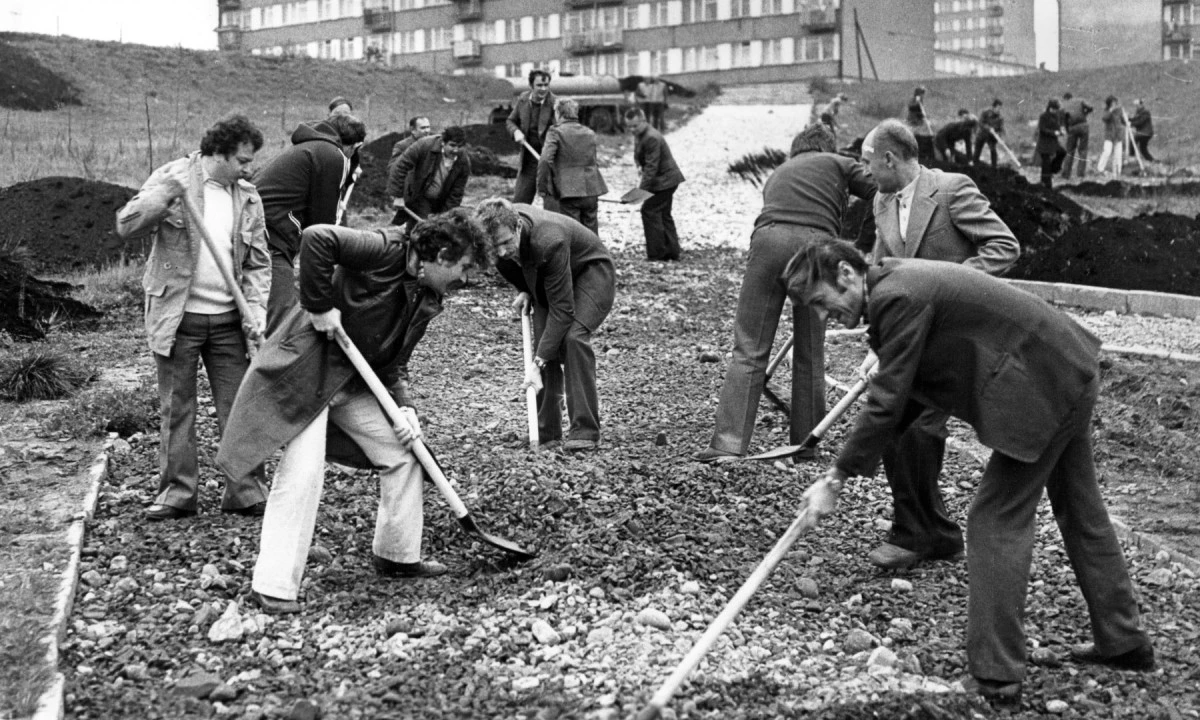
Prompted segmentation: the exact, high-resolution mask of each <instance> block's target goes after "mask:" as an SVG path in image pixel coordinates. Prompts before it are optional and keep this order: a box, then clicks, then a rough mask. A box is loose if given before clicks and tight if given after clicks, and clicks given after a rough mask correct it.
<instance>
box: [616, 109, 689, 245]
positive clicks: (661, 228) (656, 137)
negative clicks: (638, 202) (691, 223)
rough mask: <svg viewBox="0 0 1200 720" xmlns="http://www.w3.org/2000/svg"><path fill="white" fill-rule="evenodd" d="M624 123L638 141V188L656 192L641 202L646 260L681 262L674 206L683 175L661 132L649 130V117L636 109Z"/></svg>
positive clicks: (635, 149) (634, 154)
mask: <svg viewBox="0 0 1200 720" xmlns="http://www.w3.org/2000/svg"><path fill="white" fill-rule="evenodd" d="M625 124H626V125H627V126H628V127H629V132H630V133H632V134H633V136H634V138H636V140H637V144H636V145H634V148H633V161H634V163H635V164H636V165H637V167H638V172H639V177H640V178H641V179H640V182H639V183H638V187H639V188H641V189H642V190H646V191H647V192H650V193H653V195H652V196H651V197H650V198H648V199H647V200H646V201H645V202H644V203H642V231H643V232H644V233H645V234H646V259H647V260H663V261H670V260H678V259H679V255H680V253H681V252H682V250H681V249H680V247H679V233H678V232H677V231H676V230H675V218H674V217H672V216H671V206H672V205H673V204H674V202H675V188H677V187H679V185H680V183H682V182H683V180H684V177H683V172H682V171H681V170H680V169H679V166H678V165H676V164H675V158H674V157H673V156H672V155H671V146H670V145H668V144H667V141H666V139H665V138H664V137H663V136H662V133H660V132H659V131H657V130H655V129H654V128H652V127H650V123H648V122H646V115H645V113H643V112H642V111H641V110H638V109H637V108H633V109H631V110H627V111H626V112H625Z"/></svg>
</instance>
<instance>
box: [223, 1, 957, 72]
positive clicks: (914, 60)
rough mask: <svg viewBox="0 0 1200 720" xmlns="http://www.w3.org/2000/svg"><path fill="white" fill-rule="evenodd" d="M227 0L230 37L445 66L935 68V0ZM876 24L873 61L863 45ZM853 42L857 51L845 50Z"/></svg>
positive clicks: (336, 55) (233, 41)
mask: <svg viewBox="0 0 1200 720" xmlns="http://www.w3.org/2000/svg"><path fill="white" fill-rule="evenodd" d="M218 5H219V7H220V11H221V14H220V18H221V20H220V23H221V24H220V27H219V28H218V29H217V32H218V38H219V45H220V47H221V49H223V50H229V51H239V52H248V53H252V54H267V55H307V56H311V57H318V58H330V59H340V60H364V59H367V60H375V61H378V62H383V63H387V64H390V65H396V66H411V67H415V68H418V69H422V70H427V71H431V72H441V73H456V74H462V73H470V72H486V73H490V74H493V75H495V76H497V77H504V78H521V77H524V76H525V75H526V74H527V73H528V72H529V70H531V69H533V68H535V67H537V68H544V69H547V70H549V71H550V72H551V73H555V74H568V73H571V74H576V75H598V74H599V75H603V74H608V75H617V76H625V75H647V74H655V75H667V76H670V77H671V78H672V79H674V80H676V81H678V82H681V83H684V84H703V83H705V82H709V81H712V82H718V83H721V84H744V83H752V82H777V81H789V80H802V79H806V78H813V77H838V76H839V75H843V74H844V75H847V76H851V77H855V76H857V75H858V73H859V71H860V70H864V76H865V77H875V76H876V75H877V76H878V77H879V79H881V80H900V79H913V78H923V77H930V76H932V75H933V72H934V68H933V39H932V36H931V35H930V33H929V27H930V24H931V23H932V21H933V20H932V12H931V5H930V2H929V0H842V1H840V2H839V1H838V0H650V1H639V0H299V1H289V2H280V1H279V0H218ZM854 18H857V20H858V22H857V25H856V24H855V22H854ZM864 37H865V38H868V42H867V43H865V47H866V48H869V52H868V54H869V55H870V56H871V58H872V62H868V60H867V59H866V57H865V56H864V53H863V48H864V43H863V41H862V38H864ZM914 38H916V39H917V41H914ZM847 43H849V48H850V51H851V52H852V53H854V55H853V57H851V58H845V54H846V52H845V48H846V44H847ZM860 57H862V59H861V61H860V60H859V58H860ZM847 61H848V62H847ZM860 66H861V67H860Z"/></svg>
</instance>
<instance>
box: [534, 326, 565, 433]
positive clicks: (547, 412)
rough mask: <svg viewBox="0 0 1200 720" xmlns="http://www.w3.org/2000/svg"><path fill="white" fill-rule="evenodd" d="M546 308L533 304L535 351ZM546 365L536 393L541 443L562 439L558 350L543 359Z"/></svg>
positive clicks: (561, 399)
mask: <svg viewBox="0 0 1200 720" xmlns="http://www.w3.org/2000/svg"><path fill="white" fill-rule="evenodd" d="M548 315H549V311H548V310H547V308H545V307H543V306H541V305H537V304H535V305H534V306H533V347H534V349H535V350H536V349H537V346H538V339H539V338H541V336H542V333H543V332H544V331H545V330H546V318H547V317H548ZM543 359H544V360H545V361H546V364H545V365H544V366H543V367H542V389H541V390H539V391H538V393H537V413H538V439H539V440H540V441H541V442H548V441H550V440H561V439H562V401H563V369H562V359H561V358H560V357H559V353H558V350H556V351H555V354H554V357H551V358H543Z"/></svg>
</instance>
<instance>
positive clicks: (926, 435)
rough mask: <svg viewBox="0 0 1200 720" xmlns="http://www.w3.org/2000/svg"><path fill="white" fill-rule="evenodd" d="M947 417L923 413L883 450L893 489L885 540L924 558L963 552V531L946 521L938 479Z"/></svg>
mask: <svg viewBox="0 0 1200 720" xmlns="http://www.w3.org/2000/svg"><path fill="white" fill-rule="evenodd" d="M946 420H947V416H946V414H945V413H940V412H936V411H933V410H928V409H926V410H924V411H922V412H921V413H920V415H918V416H917V418H916V419H915V420H914V421H913V422H912V423H911V424H910V425H909V426H908V427H907V428H905V429H904V431H903V432H902V433H901V434H900V436H899V437H898V438H896V440H895V441H894V442H892V443H891V444H890V445H889V446H888V447H887V449H886V450H884V452H883V468H884V473H885V474H886V475H887V481H888V486H889V487H890V488H891V491H892V511H893V520H892V530H891V533H890V534H889V536H888V542H889V543H891V544H892V545H897V546H899V547H902V548H905V549H906V550H911V551H913V552H916V553H920V554H922V555H930V556H934V557H939V556H946V555H953V554H954V553H956V552H959V551H960V550H962V549H963V538H962V531H961V530H960V529H959V527H958V524H957V523H956V522H954V520H952V519H951V518H950V513H949V512H948V511H947V510H946V503H945V501H944V500H943V499H942V492H941V489H940V488H939V487H938V479H939V476H940V475H941V472H942V460H943V458H944V456H945V452H946V436H947V432H946Z"/></svg>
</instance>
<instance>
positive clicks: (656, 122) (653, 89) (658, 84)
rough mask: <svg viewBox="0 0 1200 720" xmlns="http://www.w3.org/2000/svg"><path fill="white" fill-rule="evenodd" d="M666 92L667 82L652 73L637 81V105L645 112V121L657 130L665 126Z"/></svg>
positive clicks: (661, 129) (660, 130)
mask: <svg viewBox="0 0 1200 720" xmlns="http://www.w3.org/2000/svg"><path fill="white" fill-rule="evenodd" d="M667 93H668V89H667V84H666V83H665V82H663V81H662V79H661V78H658V77H656V76H654V75H647V76H646V79H644V80H642V81H641V82H640V83H638V88H637V95H638V98H640V100H639V101H638V107H640V108H641V109H642V112H644V113H646V122H648V123H650V127H652V128H654V129H655V130H658V131H659V132H662V131H663V129H664V127H665V124H664V121H663V116H664V115H665V114H666V111H667Z"/></svg>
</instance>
